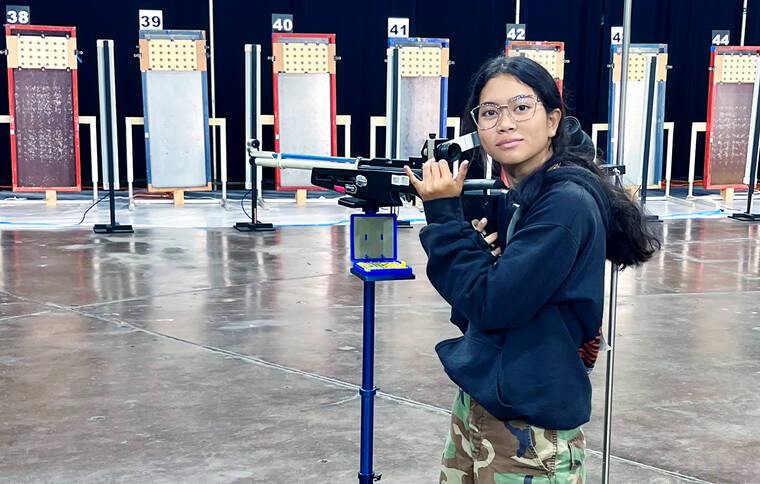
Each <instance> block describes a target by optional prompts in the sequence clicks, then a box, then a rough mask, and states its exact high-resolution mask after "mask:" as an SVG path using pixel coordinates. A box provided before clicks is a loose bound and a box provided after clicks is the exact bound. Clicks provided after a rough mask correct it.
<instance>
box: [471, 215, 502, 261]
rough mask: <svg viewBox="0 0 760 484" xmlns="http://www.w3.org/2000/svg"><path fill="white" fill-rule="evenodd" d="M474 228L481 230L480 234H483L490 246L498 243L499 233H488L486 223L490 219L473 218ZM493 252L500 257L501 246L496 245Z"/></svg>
mask: <svg viewBox="0 0 760 484" xmlns="http://www.w3.org/2000/svg"><path fill="white" fill-rule="evenodd" d="M472 225H473V228H474V229H475V230H477V231H478V232H480V234H481V235H482V236H483V239H484V240H485V241H486V243H487V244H488V245H489V246H493V244H495V243H496V241H497V240H498V239H499V233H498V232H494V233H492V234H488V235H486V225H488V219H487V218H485V217H483V218H482V219H480V220H477V223H476V220H473V221H472ZM491 254H493V256H494V257H498V256H500V255H501V247H496V249H494V250H492V251H491Z"/></svg>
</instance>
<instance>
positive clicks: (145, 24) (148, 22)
mask: <svg viewBox="0 0 760 484" xmlns="http://www.w3.org/2000/svg"><path fill="white" fill-rule="evenodd" d="M139 24H140V30H163V28H164V13H163V10H140V15H139Z"/></svg>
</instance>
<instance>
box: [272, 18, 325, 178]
mask: <svg viewBox="0 0 760 484" xmlns="http://www.w3.org/2000/svg"><path fill="white" fill-rule="evenodd" d="M335 49H336V46H335V34H297V33H274V34H272V88H273V99H274V146H275V151H277V152H280V153H283V152H286V153H301V154H304V155H318V156H336V155H337V125H336V101H335V97H336V95H335V89H336V88H335V69H336V61H337V60H338V57H337V56H336V55H335ZM275 188H276V189H277V190H283V191H295V190H304V189H308V190H323V189H322V188H318V187H315V186H313V185H312V184H311V180H310V176H309V174H308V173H307V172H304V171H302V170H290V169H287V168H277V169H276V170H275Z"/></svg>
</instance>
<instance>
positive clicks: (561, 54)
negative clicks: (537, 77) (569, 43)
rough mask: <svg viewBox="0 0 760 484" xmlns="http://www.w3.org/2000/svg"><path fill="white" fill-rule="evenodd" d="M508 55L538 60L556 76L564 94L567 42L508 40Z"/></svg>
mask: <svg viewBox="0 0 760 484" xmlns="http://www.w3.org/2000/svg"><path fill="white" fill-rule="evenodd" d="M504 55H505V56H506V57H527V58H528V59H530V60H534V61H536V62H537V63H538V64H540V65H541V67H543V68H544V69H546V70H547V71H549V74H551V75H552V77H553V78H554V82H556V83H557V89H559V95H560V96H562V88H563V85H564V80H565V64H566V63H568V62H569V61H566V60H565V43H564V42H542V41H530V40H507V41H506V43H505V44H504Z"/></svg>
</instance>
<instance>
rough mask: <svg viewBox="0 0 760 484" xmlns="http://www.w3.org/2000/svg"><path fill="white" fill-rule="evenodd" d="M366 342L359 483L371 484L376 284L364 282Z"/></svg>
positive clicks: (364, 348) (374, 391)
mask: <svg viewBox="0 0 760 484" xmlns="http://www.w3.org/2000/svg"><path fill="white" fill-rule="evenodd" d="M363 331H364V342H363V348H362V388H361V390H359V395H360V396H361V401H362V416H361V418H362V427H361V447H360V461H359V482H360V483H365V484H369V483H371V482H374V480H375V472H374V471H373V470H372V434H373V431H374V430H373V427H374V408H373V405H374V398H375V393H376V392H377V388H375V384H374V381H373V380H374V378H373V376H374V375H373V371H374V359H375V282H374V281H364V328H363Z"/></svg>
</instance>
